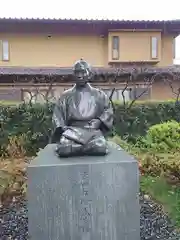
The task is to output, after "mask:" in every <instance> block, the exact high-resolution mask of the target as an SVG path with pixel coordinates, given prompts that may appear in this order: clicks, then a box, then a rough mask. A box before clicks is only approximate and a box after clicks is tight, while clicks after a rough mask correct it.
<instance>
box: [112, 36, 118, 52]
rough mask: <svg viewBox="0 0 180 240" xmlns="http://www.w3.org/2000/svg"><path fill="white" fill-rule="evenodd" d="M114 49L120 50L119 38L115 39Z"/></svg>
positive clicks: (115, 37)
mask: <svg viewBox="0 0 180 240" xmlns="http://www.w3.org/2000/svg"><path fill="white" fill-rule="evenodd" d="M113 49H116V50H118V49H119V37H118V36H114V37H113Z"/></svg>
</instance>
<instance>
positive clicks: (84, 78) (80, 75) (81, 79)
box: [74, 69, 89, 86]
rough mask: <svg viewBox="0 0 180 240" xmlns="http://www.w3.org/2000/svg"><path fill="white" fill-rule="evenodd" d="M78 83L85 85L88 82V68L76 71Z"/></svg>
mask: <svg viewBox="0 0 180 240" xmlns="http://www.w3.org/2000/svg"><path fill="white" fill-rule="evenodd" d="M74 75H75V81H76V85H78V86H84V85H85V84H86V83H87V82H88V76H89V72H88V71H87V69H81V70H76V71H74Z"/></svg>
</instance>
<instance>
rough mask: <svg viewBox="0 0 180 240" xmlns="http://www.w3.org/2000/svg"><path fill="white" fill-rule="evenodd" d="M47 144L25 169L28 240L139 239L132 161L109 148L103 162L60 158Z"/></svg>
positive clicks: (136, 185) (135, 167) (135, 169)
mask: <svg viewBox="0 0 180 240" xmlns="http://www.w3.org/2000/svg"><path fill="white" fill-rule="evenodd" d="M54 150H55V145H54V144H49V145H48V146H47V147H46V148H45V149H44V150H42V151H41V152H40V153H39V155H38V157H36V158H35V159H34V160H33V161H32V162H31V164H30V166H29V167H28V217H29V234H30V237H31V239H32V240H139V239H140V208H139V198H138V193H139V172H138V164H137V162H136V160H135V159H134V158H133V157H132V156H130V155H128V154H127V153H126V152H125V151H123V150H122V149H120V148H119V149H118V148H116V147H114V146H111V147H110V151H111V153H110V154H109V155H107V156H105V157H71V158H68V159H65V158H62V159H59V158H58V157H57V156H56V155H55V152H54Z"/></svg>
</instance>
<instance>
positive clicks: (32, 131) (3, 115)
mask: <svg viewBox="0 0 180 240" xmlns="http://www.w3.org/2000/svg"><path fill="white" fill-rule="evenodd" d="M127 107H128V106H126V108H125V107H124V106H123V105H122V104H119V103H116V104H115V110H116V111H115V123H114V128H113V131H112V134H111V135H119V136H121V137H122V138H123V139H125V140H127V141H128V142H132V143H136V138H137V137H138V136H145V134H146V131H147V130H148V129H149V127H151V126H152V125H154V124H158V123H161V122H165V121H169V120H172V119H173V120H178V118H179V113H180V106H179V105H177V106H175V104H174V102H172V101H168V102H163V103H162V102H149V103H143V102H141V103H137V104H134V105H133V106H132V107H131V108H130V109H127ZM52 110H53V104H44V105H40V104H33V105H26V104H20V105H17V106H7V105H0V127H1V131H0V155H2V154H4V151H5V148H6V146H7V145H8V144H9V139H10V138H11V137H13V136H16V137H20V136H22V135H23V134H24V136H25V138H26V140H25V141H24V148H25V150H26V153H27V154H31V155H34V154H35V153H36V152H37V151H38V150H39V148H43V147H44V146H45V145H46V144H47V143H48V140H49V138H50V134H51V117H52Z"/></svg>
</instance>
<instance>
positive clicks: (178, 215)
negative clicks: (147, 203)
mask: <svg viewBox="0 0 180 240" xmlns="http://www.w3.org/2000/svg"><path fill="white" fill-rule="evenodd" d="M140 188H141V191H142V192H144V193H147V194H148V195H150V196H151V197H152V199H154V200H155V201H156V202H157V203H159V204H161V205H163V207H164V210H165V211H166V212H167V213H168V214H169V216H170V218H171V219H172V221H173V222H174V224H175V225H176V227H177V228H178V229H180V187H178V186H172V185H170V184H168V183H167V181H166V179H165V178H164V177H151V176H141V179H140Z"/></svg>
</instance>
